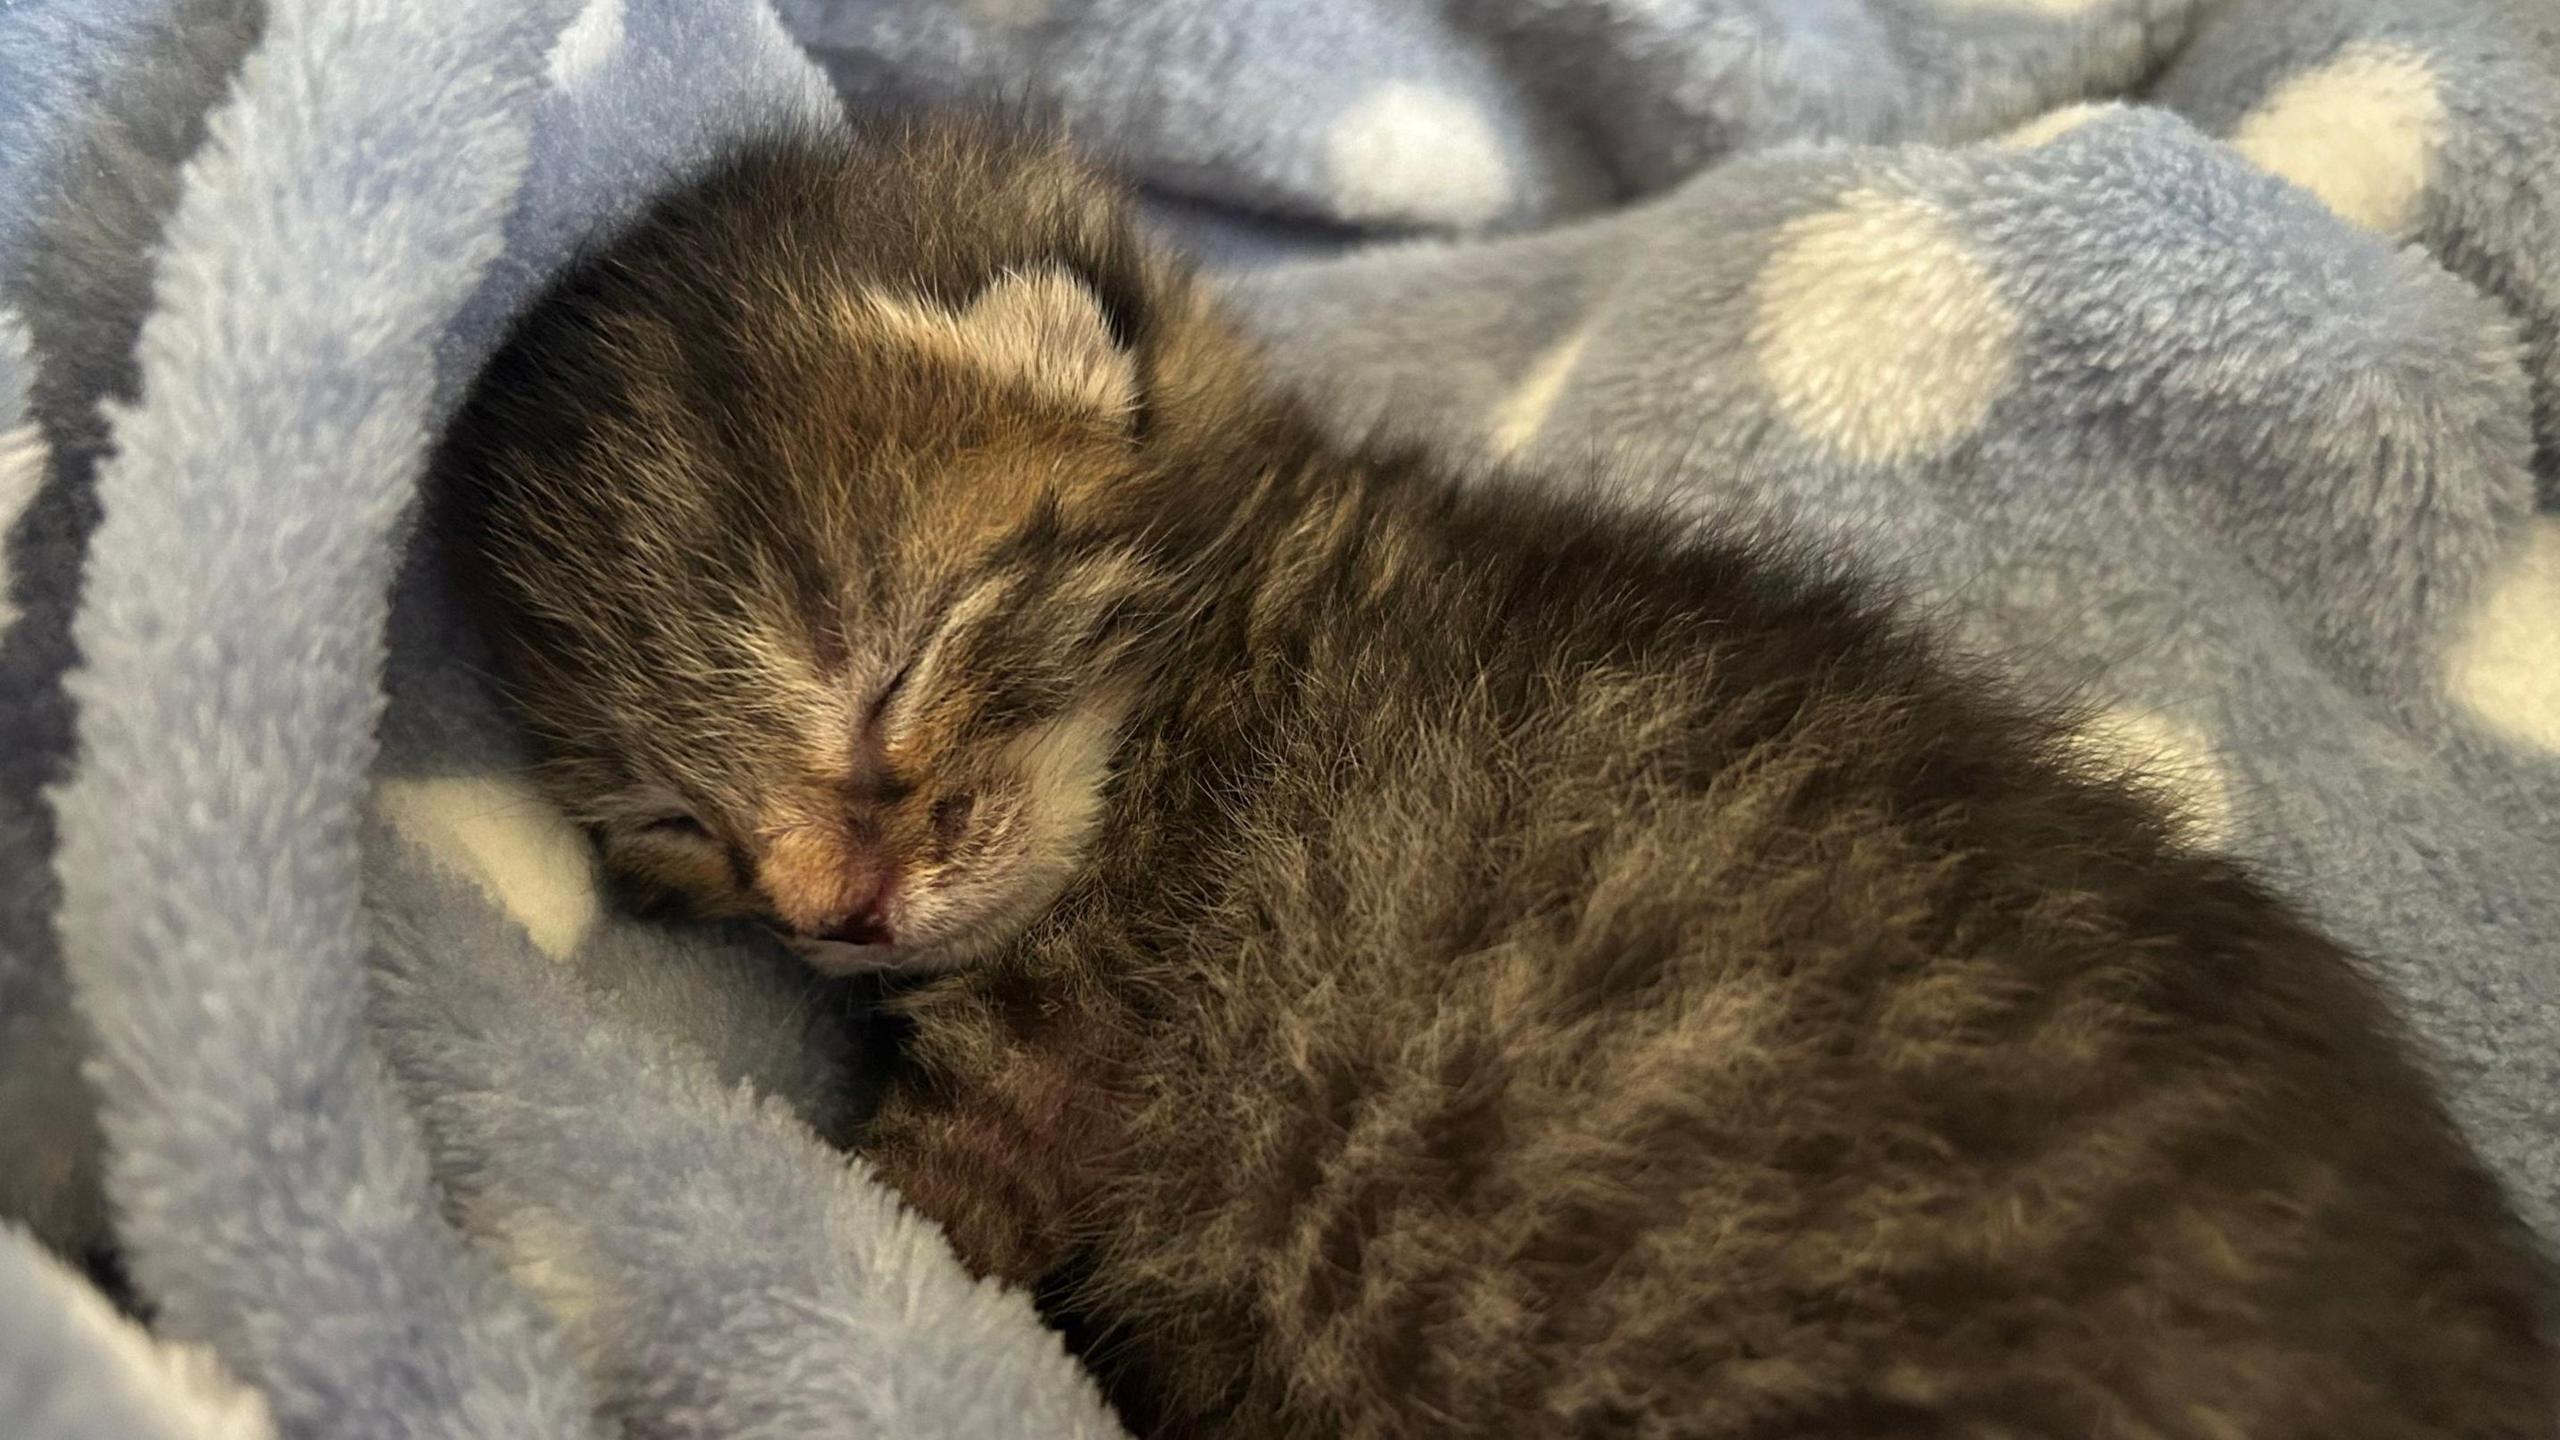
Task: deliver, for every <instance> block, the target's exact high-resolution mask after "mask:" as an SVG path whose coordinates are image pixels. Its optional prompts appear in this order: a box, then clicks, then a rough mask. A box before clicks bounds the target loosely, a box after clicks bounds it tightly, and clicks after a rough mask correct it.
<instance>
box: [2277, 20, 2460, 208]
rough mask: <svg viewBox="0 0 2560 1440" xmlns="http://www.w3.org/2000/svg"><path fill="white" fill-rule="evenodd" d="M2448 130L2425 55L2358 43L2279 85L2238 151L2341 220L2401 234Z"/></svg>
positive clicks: (2424, 192)
mask: <svg viewBox="0 0 2560 1440" xmlns="http://www.w3.org/2000/svg"><path fill="white" fill-rule="evenodd" d="M2444 126H2445V110H2444V100H2443V97H2441V96H2440V95H2438V94H2437V93H2436V77H2435V72H2434V71H2433V70H2432V69H2430V68H2429V67H2428V65H2427V61H2426V57H2425V56H2423V55H2420V54H2418V53H2417V52H2416V51H2414V50H2410V49H2408V48H2406V47H2404V46H2399V45H2382V44H2358V45H2350V46H2348V47H2346V48H2345V49H2344V50H2341V51H2339V52H2338V54H2337V56H2336V58H2334V59H2332V60H2330V62H2329V63H2328V64H2326V65H2323V66H2321V67H2320V68H2319V69H2317V70H2313V71H2309V72H2307V73H2304V74H2301V75H2296V76H2294V77H2293V78H2292V79H2290V80H2287V81H2285V82H2284V83H2283V84H2282V85H2279V86H2277V87H2276V89H2275V91H2274V93H2272V94H2270V95H2268V96H2267V98H2266V99H2264V100H2263V101H2260V102H2259V104H2258V108H2256V109H2255V110H2252V111H2250V112H2249V113H2248V114H2247V115H2245V116H2243V117H2241V120H2240V124H2239V125H2238V127H2237V128H2235V129H2234V130H2233V131H2232V133H2231V143H2232V145H2233V146H2234V147H2236V148H2237V149H2238V150H2239V151H2240V153H2241V154H2243V155H2246V156H2248V157H2249V159H2250V160H2251V161H2252V162H2253V163H2255V164H2257V165H2258V166H2260V167H2261V168H2263V169H2266V170H2270V171H2273V172H2274V173H2276V174H2278V175H2281V176H2283V177H2284V178H2285V179H2287V180H2290V181H2292V182H2294V183H2295V184H2297V185H2300V186H2301V187H2303V188H2304V189H2306V190H2309V191H2310V192H2311V193H2312V194H2314V195H2317V196H2319V197H2320V200H2321V203H2323V204H2325V205H2327V206H2328V207H2329V208H2330V209H2331V210H2334V211H2336V212H2337V214H2338V216H2339V218H2340V219H2343V220H2347V221H2349V222H2351V223H2353V224H2357V225H2361V226H2363V227H2365V228H2366V229H2368V230H2374V231H2379V232H2380V233H2382V234H2385V235H2394V236H2396V235H2400V234H2403V233H2405V232H2406V231H2407V229H2408V228H2409V226H2410V225H2411V224H2412V223H2413V222H2415V220H2416V219H2417V213H2418V201H2419V200H2420V199H2421V198H2422V197H2424V196H2425V194H2426V190H2427V178H2428V173H2429V171H2430V170H2431V169H2432V168H2433V166H2434V164H2435V154H2436V147H2437V145H2438V144H2440V143H2441V142H2442V141H2443V139H2444Z"/></svg>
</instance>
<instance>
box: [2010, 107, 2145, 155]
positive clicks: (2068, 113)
mask: <svg viewBox="0 0 2560 1440" xmlns="http://www.w3.org/2000/svg"><path fill="white" fill-rule="evenodd" d="M2122 108H2123V107H2122V106H2119V105H2099V104H2089V103H2086V102H2084V103H2081V104H2078V105H2065V106H2063V107H2062V108H2060V109H2058V110H2047V111H2046V112H2044V113H2043V114H2041V115H2039V116H2037V117H2036V118H2034V119H2033V120H2030V121H2028V122H2027V123H2025V124H2024V125H2021V126H2019V127H2017V128H2016V129H2014V130H2011V131H2009V132H2008V133H2007V134H2005V135H2002V136H2000V137H1999V141H1998V143H1999V144H2001V145H2005V146H2007V147H2008V148H2009V149H2012V150H2033V149H2034V148H2036V147H2037V146H2039V145H2049V144H2051V143H2052V142H2054V141H2056V140H2059V139H2061V138H2062V137H2063V136H2065V135H2068V134H2070V133H2071V132H2072V131H2074V130H2077V129H2079V128H2080V127H2081V126H2083V125H2086V124H2088V123H2089V122H2090V121H2092V120H2095V119H2097V118H2098V117H2099V116H2101V115H2104V114H2107V113H2109V112H2110V111H2114V110H2120V109H2122Z"/></svg>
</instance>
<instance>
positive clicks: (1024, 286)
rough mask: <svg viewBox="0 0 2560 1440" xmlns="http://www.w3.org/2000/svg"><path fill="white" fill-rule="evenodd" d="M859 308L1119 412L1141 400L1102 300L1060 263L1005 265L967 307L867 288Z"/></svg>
mask: <svg viewBox="0 0 2560 1440" xmlns="http://www.w3.org/2000/svg"><path fill="white" fill-rule="evenodd" d="M861 308H862V310H863V311H864V312H865V314H866V316H867V318H869V319H871V320H872V321H873V322H874V323H877V324H881V325H885V326H887V327H888V328H889V329H890V330H891V331H892V332H893V333H895V334H897V335H898V336H899V337H901V338H902V339H904V340H906V341H907V342H908V343H910V344H913V345H916V346H919V347H921V348H923V349H926V350H929V351H932V352H934V353H936V354H940V355H943V356H946V357H948V358H951V359H954V360H959V361H962V362H964V363H967V364H972V365H976V366H979V367H980V368H982V369H985V370H988V371H990V372H992V373H994V374H995V375H998V376H1000V377H1003V378H1005V379H1008V380H1018V381H1022V382H1025V383H1027V384H1029V385H1030V386H1031V387H1032V388H1033V389H1034V390H1037V391H1039V392H1040V393H1041V394H1043V395H1046V396H1049V397H1050V398H1052V399H1057V400H1063V401H1066V402H1068V403H1069V404H1073V405H1077V406H1080V407H1083V408H1085V409H1089V410H1095V411H1099V412H1101V413H1103V414H1105V415H1109V416H1112V417H1114V418H1117V417H1121V416H1125V415H1127V414H1128V413H1129V412H1130V411H1131V410H1133V409H1135V408H1136V407H1137V403H1138V368H1137V363H1136V362H1135V361H1134V360H1132V359H1131V358H1130V356H1129V354H1128V352H1127V351H1124V350H1122V349H1121V348H1120V347H1119V346H1118V345H1117V344H1115V343H1113V340H1112V337H1111V326H1110V323H1109V322H1108V321H1107V320H1106V319H1105V318H1104V317H1103V314H1102V302H1101V300H1100V299H1098V298H1097V297H1096V296H1095V295H1094V293H1093V291H1092V290H1091V289H1089V288H1087V287H1086V286H1085V285H1084V284H1083V283H1082V282H1081V281H1079V280H1077V279H1076V278H1075V277H1074V276H1072V275H1069V274H1068V273H1067V272H1066V271H1064V270H1062V269H1059V268H1058V267H1056V266H1042V267H1040V268H1039V269H1036V270H1029V271H1007V272H1005V274H1004V275H1002V276H1001V277H999V278H998V279H997V280H996V282H995V283H994V284H992V285H989V286H988V287H987V288H986V289H985V290H984V291H982V292H980V293H979V295H978V298H976V299H975V300H972V301H970V302H969V304H968V306H967V307H966V308H965V309H962V310H961V311H959V312H958V313H956V314H955V313H953V312H952V311H950V310H946V309H944V308H942V307H941V306H938V305H934V304H931V303H929V302H926V301H922V300H915V299H910V298H906V297H901V296H894V295H888V294H884V293H881V292H879V291H867V292H865V293H864V294H863V296H862V297H861Z"/></svg>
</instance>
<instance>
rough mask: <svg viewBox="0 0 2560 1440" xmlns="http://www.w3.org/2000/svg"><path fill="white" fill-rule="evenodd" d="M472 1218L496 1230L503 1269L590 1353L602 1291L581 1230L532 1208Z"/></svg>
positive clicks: (602, 1308) (578, 1347)
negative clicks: (504, 1266) (476, 1218)
mask: <svg viewBox="0 0 2560 1440" xmlns="http://www.w3.org/2000/svg"><path fill="white" fill-rule="evenodd" d="M478 1218H479V1219H480V1222H481V1223H482V1224H483V1225H486V1226H487V1227H489V1228H490V1229H492V1230H494V1231H495V1232H496V1233H495V1235H494V1237H493V1238H495V1239H496V1241H497V1245H498V1253H499V1255H500V1257H501V1259H502V1260H503V1262H504V1263H505V1265H506V1267H507V1273H508V1274H510V1275H512V1276H514V1277H515V1282H516V1283H517V1284H519V1285H521V1286H523V1287H524V1288H525V1292H526V1293H527V1294H529V1295H531V1296H532V1297H533V1300H534V1303H535V1304H537V1305H540V1306H541V1307H542V1308H543V1310H544V1311H545V1312H547V1313H548V1314H549V1315H550V1316H551V1318H552V1320H553V1321H554V1322H556V1323H557V1324H558V1325H559V1326H560V1329H561V1332H562V1333H563V1335H564V1336H565V1337H566V1338H567V1339H568V1341H569V1343H570V1345H571V1346H572V1347H573V1348H575V1349H576V1350H578V1351H579V1352H580V1353H582V1354H586V1355H590V1356H592V1355H593V1354H594V1352H595V1347H596V1345H597V1343H598V1341H599V1338H600V1337H599V1335H598V1333H597V1331H598V1329H599V1325H598V1322H599V1320H600V1319H601V1317H603V1316H604V1314H605V1293H606V1292H605V1286H604V1285H603V1284H602V1283H601V1281H600V1279H599V1276H598V1272H599V1270H600V1269H601V1267H600V1266H599V1265H598V1264H597V1263H596V1262H595V1260H594V1259H593V1258H592V1257H591V1256H590V1254H589V1250H590V1246H589V1243H588V1240H587V1238H586V1235H585V1232H583V1231H582V1230H581V1229H580V1228H579V1227H578V1226H577V1225H576V1224H574V1223H572V1222H570V1221H567V1220H563V1219H561V1218H560V1217H559V1216H557V1215H555V1214H553V1213H552V1212H550V1211H548V1210H544V1209H542V1208H540V1207H537V1206H526V1207H523V1208H521V1209H516V1210H507V1211H499V1212H497V1213H494V1214H484V1215H482V1216H480V1217H478Z"/></svg>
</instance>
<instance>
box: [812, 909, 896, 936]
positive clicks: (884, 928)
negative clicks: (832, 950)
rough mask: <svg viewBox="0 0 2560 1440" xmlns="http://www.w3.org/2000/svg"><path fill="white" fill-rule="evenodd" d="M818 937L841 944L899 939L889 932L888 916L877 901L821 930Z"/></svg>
mask: <svg viewBox="0 0 2560 1440" xmlns="http://www.w3.org/2000/svg"><path fill="white" fill-rule="evenodd" d="M818 938H819V939H821V940H833V941H835V942H836V943H837V944H839V945H888V944H893V943H895V941H896V939H897V937H896V936H894V935H892V934H890V933H889V921H888V917H886V916H884V915H882V914H881V913H880V905H879V902H877V901H874V902H872V903H871V904H868V905H865V906H863V907H862V908H861V909H859V910H856V911H855V912H853V913H852V914H851V915H848V916H846V917H845V918H844V919H842V920H839V921H837V922H836V923H835V924H833V925H830V926H828V927H827V928H826V929H824V930H822V931H819V932H818Z"/></svg>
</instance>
